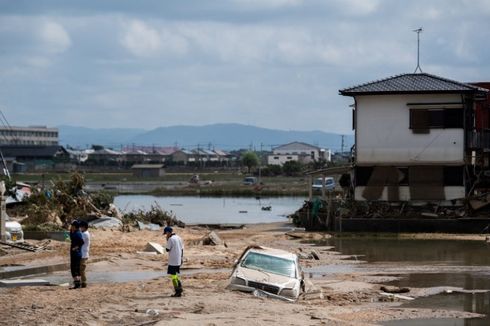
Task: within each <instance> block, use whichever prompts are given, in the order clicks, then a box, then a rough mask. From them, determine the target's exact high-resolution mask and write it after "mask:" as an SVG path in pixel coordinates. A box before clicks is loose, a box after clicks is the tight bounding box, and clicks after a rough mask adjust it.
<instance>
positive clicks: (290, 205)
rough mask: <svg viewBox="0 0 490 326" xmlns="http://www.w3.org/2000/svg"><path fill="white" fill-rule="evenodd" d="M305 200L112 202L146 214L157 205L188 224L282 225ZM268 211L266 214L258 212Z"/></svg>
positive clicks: (144, 198) (133, 198)
mask: <svg viewBox="0 0 490 326" xmlns="http://www.w3.org/2000/svg"><path fill="white" fill-rule="evenodd" d="M304 200H305V198H302V197H277V198H261V199H255V198H243V197H240V198H236V197H221V198H216V197H189V196H187V197H186V196H180V197H157V196H148V195H123V196H117V197H115V198H114V204H115V205H116V206H117V207H119V209H121V210H123V211H125V212H128V211H134V210H140V209H142V210H149V209H150V208H151V206H152V205H155V203H157V204H158V205H159V206H160V207H161V208H163V209H164V210H166V211H172V212H173V213H174V214H175V215H176V216H177V218H178V219H180V220H182V221H184V222H185V223H190V224H219V223H227V224H253V223H272V222H284V221H285V219H286V216H287V215H289V214H292V213H294V212H295V211H296V210H297V209H298V208H300V207H301V205H302V204H303V202H304ZM263 207H264V208H268V207H270V210H263V209H262V208H263Z"/></svg>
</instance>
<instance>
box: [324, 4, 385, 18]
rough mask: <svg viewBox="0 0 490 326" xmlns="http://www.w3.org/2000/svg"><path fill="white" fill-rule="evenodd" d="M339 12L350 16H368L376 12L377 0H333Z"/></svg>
mask: <svg viewBox="0 0 490 326" xmlns="http://www.w3.org/2000/svg"><path fill="white" fill-rule="evenodd" d="M333 3H334V5H335V6H336V7H337V8H338V10H339V11H341V12H345V13H347V14H350V15H358V16H363V15H369V14H372V13H374V12H375V11H376V10H378V8H379V5H380V1H379V0H333Z"/></svg>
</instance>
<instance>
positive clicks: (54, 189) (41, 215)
mask: <svg viewBox="0 0 490 326" xmlns="http://www.w3.org/2000/svg"><path fill="white" fill-rule="evenodd" d="M84 186H85V179H84V177H83V175H82V174H80V173H77V172H75V173H73V174H72V175H71V177H70V180H69V181H63V180H61V179H59V180H57V181H53V182H51V186H50V187H47V188H44V189H41V188H35V187H33V189H32V194H31V195H30V196H29V198H27V199H26V200H25V202H24V205H16V206H15V207H13V208H11V209H10V214H9V215H11V216H25V217H26V218H25V219H24V220H23V221H22V224H23V225H24V230H29V231H58V230H64V229H66V227H67V226H68V225H69V224H70V222H71V221H72V220H73V219H75V218H76V219H80V220H84V221H87V222H89V225H90V226H91V227H94V228H109V229H114V228H117V229H122V230H128V229H129V226H137V225H136V224H137V222H142V223H150V224H149V228H150V229H155V228H154V227H153V226H154V224H156V225H157V226H165V225H172V226H173V225H175V226H179V227H185V223H183V222H182V221H180V220H178V219H177V218H176V217H175V215H174V214H173V213H172V212H167V211H165V210H163V209H162V208H161V207H160V206H158V204H156V203H155V204H154V205H152V207H151V209H150V210H149V211H144V210H139V211H135V212H130V213H126V214H122V213H121V212H120V211H119V210H118V209H117V207H116V206H115V205H114V204H113V200H114V197H113V195H112V194H110V193H107V192H104V191H99V192H94V193H90V194H89V193H87V192H85V191H84V190H83V188H84ZM142 225H143V224H141V223H140V226H139V228H140V229H143V228H144V227H142ZM152 227H153V228H152Z"/></svg>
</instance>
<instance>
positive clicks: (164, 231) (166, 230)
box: [163, 226, 174, 234]
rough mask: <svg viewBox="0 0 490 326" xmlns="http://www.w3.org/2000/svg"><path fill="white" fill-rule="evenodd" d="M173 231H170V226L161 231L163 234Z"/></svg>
mask: <svg viewBox="0 0 490 326" xmlns="http://www.w3.org/2000/svg"><path fill="white" fill-rule="evenodd" d="M173 231H174V229H172V228H171V227H170V226H166V227H165V229H163V234H167V233H172V232H173Z"/></svg>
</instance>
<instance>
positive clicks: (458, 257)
mask: <svg viewBox="0 0 490 326" xmlns="http://www.w3.org/2000/svg"><path fill="white" fill-rule="evenodd" d="M322 245H328V246H334V247H335V250H336V251H340V252H341V253H342V254H345V255H355V256H356V257H358V258H359V259H360V260H363V261H366V262H367V263H366V264H360V265H356V266H355V267H351V268H356V269H363V270H364V271H366V270H367V271H369V270H372V271H373V272H375V271H378V272H379V270H383V272H384V273H386V274H387V275H395V276H398V277H400V279H399V280H397V281H393V282H390V283H387V284H390V285H396V286H400V287H417V288H436V287H457V288H461V289H463V290H468V291H471V290H486V291H487V292H482V293H461V292H457V291H453V292H452V293H443V294H436V295H429V296H427V297H421V298H417V299H416V300H413V301H410V302H407V303H405V304H403V305H402V307H407V308H408V307H414V308H415V307H417V308H428V309H445V310H455V311H467V312H475V313H480V314H484V315H486V317H485V318H475V319H456V318H454V319H413V320H398V321H390V322H385V323H383V325H389V326H412V325H428V326H439V325H455V326H460V325H466V326H483V325H486V326H488V325H490V292H488V291H490V245H489V244H488V243H485V242H483V241H459V240H458V241H456V240H454V241H451V240H398V239H381V238H364V237H361V238H345V239H342V238H331V239H329V240H327V241H326V242H323V243H322Z"/></svg>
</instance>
